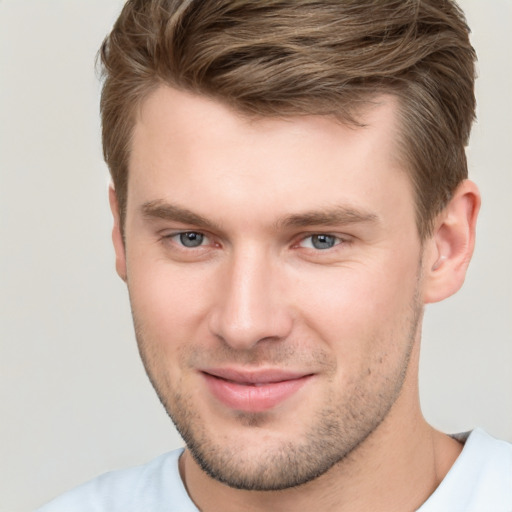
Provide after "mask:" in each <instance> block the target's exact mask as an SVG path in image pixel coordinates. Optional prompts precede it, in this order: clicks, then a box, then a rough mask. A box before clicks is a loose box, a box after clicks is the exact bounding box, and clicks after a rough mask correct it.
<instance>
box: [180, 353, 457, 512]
mask: <svg viewBox="0 0 512 512" xmlns="http://www.w3.org/2000/svg"><path fill="white" fill-rule="evenodd" d="M415 352H418V349H416V350H415ZM418 355H419V354H417V353H414V354H413V357H412V361H411V363H412V364H411V365H410V367H409V371H408V374H409V375H407V377H406V380H405V383H404V386H403V388H402V391H401V394H400V396H399V398H398V399H397V401H396V402H395V404H394V405H393V407H392V408H391V410H390V411H389V413H388V415H387V416H386V418H385V419H384V421H383V422H382V423H381V424H380V425H379V426H378V427H377V428H376V429H375V430H374V431H373V433H372V434H371V435H370V436H369V437H368V438H367V439H366V440H365V441H364V442H362V443H361V444H360V445H359V446H358V447H357V448H356V449H355V450H354V451H353V452H351V453H350V454H349V455H348V456H346V457H345V458H344V459H343V460H342V461H340V462H338V463H337V464H336V465H334V466H333V467H332V468H331V469H330V470H329V471H327V472H326V473H325V474H323V475H322V476H320V477H318V478H316V479H315V480H313V481H311V482H308V483H306V484H304V485H301V486H298V487H294V488H290V489H286V490H282V491H261V492H260V491H244V490H239V489H233V488H231V487H228V486H227V485H224V484H222V483H220V482H218V481H216V480H214V479H212V478H211V477H209V476H208V475H207V474H206V473H205V472H203V470H202V469H201V468H200V467H199V466H198V464H197V463H196V462H195V461H194V459H193V458H192V456H191V455H190V453H189V452H188V451H185V453H184V454H183V456H182V458H181V460H180V473H181V477H182V480H183V482H184V483H185V486H186V488H187V491H188V493H189V495H190V497H191V498H192V500H193V501H194V502H195V504H196V505H197V507H198V508H199V509H200V510H201V511H202V512H217V511H218V512H238V511H239V510H244V511H247V512H259V511H268V510H272V511H275V512H288V511H296V510H317V511H318V512H323V511H333V512H334V511H335V512H346V511H350V512H363V511H368V510H379V511H380V512H387V511H389V512H400V511H402V510H403V511H410V510H416V509H417V508H419V507H420V506H421V505H422V504H423V503H424V502H425V501H426V500H427V499H428V497H429V496H430V495H431V494H432V493H433V492H434V490H435V489H436V488H437V487H438V486H439V484H440V483H441V481H442V480H443V478H444V477H445V476H446V474H447V472H448V471H449V469H450V467H451V466H452V464H453V463H454V462H455V460H456V458H457V457H458V455H459V454H460V451H461V449H462V446H461V445H460V444H459V443H458V442H457V441H455V440H454V439H452V438H450V437H448V436H446V435H444V434H441V433H440V432H438V431H436V430H434V429H433V428H432V427H431V426H430V425H428V423H427V422H426V421H425V420H424V418H423V416H422V414H421V410H420V406H419V397H418V385H417V363H418Z"/></svg>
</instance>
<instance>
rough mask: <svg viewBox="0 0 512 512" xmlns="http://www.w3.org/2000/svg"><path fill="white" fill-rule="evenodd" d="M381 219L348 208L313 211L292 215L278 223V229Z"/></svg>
mask: <svg viewBox="0 0 512 512" xmlns="http://www.w3.org/2000/svg"><path fill="white" fill-rule="evenodd" d="M378 220H379V217H378V216H377V215H376V214H375V213H372V212H367V211H364V210H358V209H355V208H352V207H347V206H335V207H334V208H327V209H325V210H313V211H309V212H304V213H298V214H292V215H288V216H286V217H284V218H283V219H281V220H279V221H278V222H277V225H276V227H277V228H303V227H308V226H340V225H348V224H366V223H377V222H378Z"/></svg>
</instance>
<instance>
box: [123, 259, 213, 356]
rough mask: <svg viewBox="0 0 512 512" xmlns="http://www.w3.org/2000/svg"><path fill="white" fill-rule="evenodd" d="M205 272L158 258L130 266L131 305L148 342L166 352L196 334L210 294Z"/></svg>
mask: <svg viewBox="0 0 512 512" xmlns="http://www.w3.org/2000/svg"><path fill="white" fill-rule="evenodd" d="M203 274H204V273H202V272H198V271H197V269H196V271H194V272H190V271H188V270H187V269H186V268H180V267H179V266H178V267H175V266H173V265H170V264H168V263H166V262H158V261H157V262H147V261H145V262H140V264H138V265H137V264H132V265H131V266H130V268H129V273H128V275H129V279H128V288H129V291H130V301H131V306H132V310H133V315H134V317H135V318H136V320H137V322H138V323H139V324H140V327H141V329H142V330H143V332H144V336H145V342H146V343H151V344H153V345H155V344H157V345H158V348H159V350H163V351H166V352H167V351H173V350H174V349H175V348H177V347H178V346H179V345H180V344H183V343H190V340H191V339H192V338H194V337H195V336H196V332H197V331H198V330H199V329H200V328H201V326H202V325H203V321H202V320H203V318H204V316H205V314H206V312H207V310H208V308H207V303H208V296H210V295H211V290H210V285H209V284H208V283H210V282H211V281H209V280H208V279H206V276H204V275H203Z"/></svg>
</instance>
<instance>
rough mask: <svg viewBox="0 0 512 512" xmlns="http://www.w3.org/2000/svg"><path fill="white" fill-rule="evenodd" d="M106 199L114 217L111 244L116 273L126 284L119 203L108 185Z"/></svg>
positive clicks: (112, 187)
mask: <svg viewBox="0 0 512 512" xmlns="http://www.w3.org/2000/svg"><path fill="white" fill-rule="evenodd" d="M108 199H109V202H110V210H111V211H112V216H113V217H114V226H113V228H112V242H113V244H114V251H115V253H116V271H117V273H118V275H119V277H120V278H121V279H122V280H123V281H125V282H126V252H125V247H124V240H123V234H122V229H121V214H120V212H119V203H118V201H117V195H116V191H115V190H114V186H113V185H110V186H109V188H108Z"/></svg>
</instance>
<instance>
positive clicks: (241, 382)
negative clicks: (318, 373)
mask: <svg viewBox="0 0 512 512" xmlns="http://www.w3.org/2000/svg"><path fill="white" fill-rule="evenodd" d="M201 374H202V376H203V378H204V380H205V382H206V385H207V387H208V389H209V391H210V393H211V394H212V395H213V396H214V397H215V398H216V399H217V400H219V401H220V402H221V403H223V404H224V405H225V406H227V407H228V408H230V409H234V410H237V411H244V412H263V411H267V410H269V409H272V408H273V407H276V406H277V405H279V404H280V403H282V402H284V401H285V400H287V399H288V398H290V397H291V396H293V395H294V394H295V393H296V392H297V391H299V389H300V388H302V387H303V386H304V385H305V384H306V383H307V382H308V381H309V380H310V379H311V378H312V377H313V375H312V374H304V373H297V372H289V371H283V370H274V369H268V370H257V371H244V370H238V369H234V368H212V369H206V370H201Z"/></svg>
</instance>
